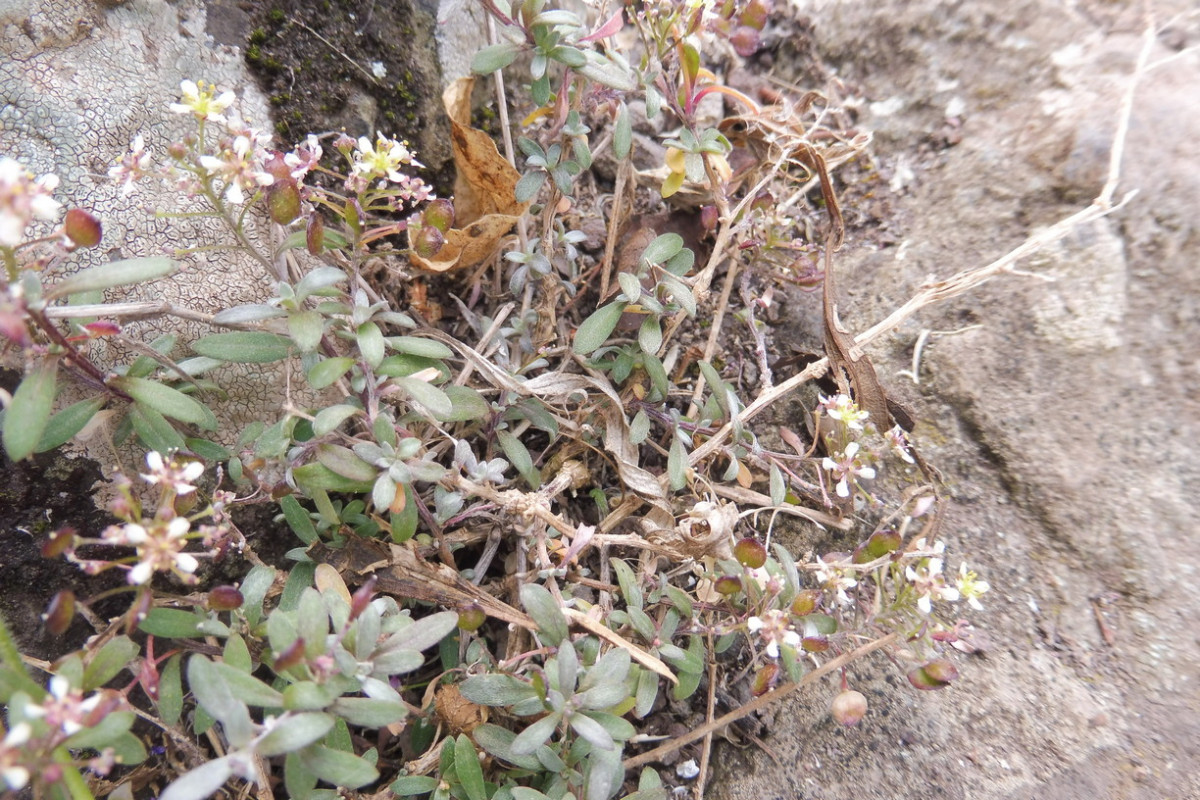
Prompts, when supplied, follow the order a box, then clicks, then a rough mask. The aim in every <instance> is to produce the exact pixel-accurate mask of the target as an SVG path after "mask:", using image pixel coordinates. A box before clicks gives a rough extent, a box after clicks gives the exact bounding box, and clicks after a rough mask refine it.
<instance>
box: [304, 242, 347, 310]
mask: <svg viewBox="0 0 1200 800" xmlns="http://www.w3.org/2000/svg"><path fill="white" fill-rule="evenodd" d="M326 235H328V234H326ZM349 279H350V277H349V276H348V275H347V274H346V273H345V272H343V271H342V270H340V269H338V268H337V267H317V268H316V269H314V270H313V271H312V272H310V273H308V274H307V275H305V276H304V277H303V278H301V279H300V282H299V283H297V284H296V288H295V293H296V300H297V301H298V302H303V301H304V300H307V299H308V297H309V295H311V294H322V295H323V294H328V292H327V291H326V290H327V289H329V288H330V287H332V286H336V285H337V284H339V283H344V282H345V281H347V280H349Z"/></svg>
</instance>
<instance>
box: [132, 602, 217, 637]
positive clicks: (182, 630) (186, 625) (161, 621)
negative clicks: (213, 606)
mask: <svg viewBox="0 0 1200 800" xmlns="http://www.w3.org/2000/svg"><path fill="white" fill-rule="evenodd" d="M203 620H204V617H203V616H200V615H197V614H195V613H194V612H192V611H184V610H183V609H182V608H152V609H150V613H149V614H147V615H146V618H145V619H144V620H142V621H141V622H140V623H138V630H140V631H141V632H142V633H149V634H150V635H152V636H161V637H163V638H165V639H193V638H196V637H199V636H201V635H202V634H201V633H200V628H199V625H200V623H201V622H202V621H203Z"/></svg>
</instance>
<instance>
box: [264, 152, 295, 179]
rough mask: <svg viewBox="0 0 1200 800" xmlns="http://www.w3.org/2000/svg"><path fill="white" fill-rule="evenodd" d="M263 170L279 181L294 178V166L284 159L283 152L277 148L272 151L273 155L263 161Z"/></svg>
mask: <svg viewBox="0 0 1200 800" xmlns="http://www.w3.org/2000/svg"><path fill="white" fill-rule="evenodd" d="M263 172H265V173H267V174H268V175H270V176H271V177H272V178H274V179H275V180H276V181H277V182H278V181H287V180H291V178H292V168H291V167H289V166H288V164H287V162H286V161H284V160H283V153H281V152H280V151H278V150H275V151H273V152H272V153H271V157H270V158H268V159H267V160H266V161H264V162H263Z"/></svg>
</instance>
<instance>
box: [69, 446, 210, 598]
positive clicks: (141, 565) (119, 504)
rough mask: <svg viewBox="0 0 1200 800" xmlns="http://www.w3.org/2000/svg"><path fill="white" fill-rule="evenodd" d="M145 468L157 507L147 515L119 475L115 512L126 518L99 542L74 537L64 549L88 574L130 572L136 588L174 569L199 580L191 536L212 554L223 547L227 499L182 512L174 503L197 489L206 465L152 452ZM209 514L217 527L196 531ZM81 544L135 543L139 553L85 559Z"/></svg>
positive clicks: (185, 578) (180, 575) (185, 579)
mask: <svg viewBox="0 0 1200 800" xmlns="http://www.w3.org/2000/svg"><path fill="white" fill-rule="evenodd" d="M146 466H147V469H148V471H147V472H146V473H144V474H142V475H141V478H142V480H143V481H145V482H146V483H147V484H149V485H150V486H155V487H158V491H159V496H158V504H157V511H156V512H155V513H154V514H153V515H149V516H147V515H145V514H144V513H143V508H142V503H141V501H140V500H139V499H138V498H137V497H136V496H135V494H134V491H133V486H132V484H131V482H130V481H129V480H128V479H125V478H121V477H120V476H118V478H117V479H115V480H114V484H115V486H116V489H117V491H118V492H119V496H118V497H117V498H115V499H114V501H113V503H112V508H111V510H112V512H113V514H114V515H115V516H116V517H118V518H119V519H121V520H122V521H121V522H120V523H118V524H115V525H110V526H108V528H106V529H105V530H104V532H103V533H102V534H101V535H100V538H99V539H98V540H94V541H93V540H87V539H82V538H78V537H76V538H74V539H73V540H72V542H71V543H70V544H69V545H67V546H65V547H64V548H63V550H65V551H66V554H67V557H68V558H70V559H71V560H72V561H74V562H76V563H77V564H79V566H80V567H81V568H82V569H83V570H84V571H86V572H88V573H92V574H95V573H98V572H102V571H104V570H107V569H110V568H112V567H117V568H120V569H125V570H128V576H127V578H128V581H129V583H131V584H133V585H136V586H144V585H146V584H148V583H149V582H150V580H151V579H152V578H153V577H154V575H155V573H158V572H166V573H171V574H173V575H175V576H176V577H177V578H179V579H180V580H182V581H183V582H184V583H189V584H191V583H196V576H195V572H196V569H197V568H198V567H199V566H200V561H199V558H197V555H199V554H196V553H190V552H187V551H186V548H187V546H188V544H189V543H190V542H192V541H193V540H201V541H202V543H203V545H204V547H205V548H207V549H208V550H209V552H210V555H211V554H214V553H217V552H219V551H220V550H221V549H222V548H223V547H224V542H223V540H224V538H225V535H226V534H227V533H228V531H229V528H230V523H229V520H228V515H227V514H226V512H225V509H224V505H225V503H226V502H227V500H224V501H223V504H222V508H221V509H220V511H219V512H217V511H216V510H215V509H214V508H213V507H211V506H210V507H209V508H207V509H205V510H204V511H201V512H200V513H198V514H194V515H192V516H191V517H188V516H184V515H182V514H179V513H178V512H177V510H176V506H177V502H176V501H177V500H178V499H179V498H183V497H186V496H188V495H190V494H192V493H193V492H195V491H196V481H197V480H198V479H199V478H200V476H201V475H202V474H203V473H204V465H203V464H201V463H200V462H197V461H184V460H181V459H179V458H177V457H175V456H173V455H168V456H166V457H164V456H163V455H162V454H160V453H156V452H151V453H149V454H147V456H146ZM210 516H212V517H214V522H215V524H214V525H201V526H200V528H199V530H193V528H192V525H193V523H195V522H197V521H198V520H200V519H201V518H206V517H210ZM83 544H105V545H115V546H118V547H132V548H134V549H135V550H136V552H137V554H136V556H134V557H132V558H124V559H119V560H116V561H109V560H99V559H86V558H81V557H79V556H78V555H77V554H76V552H75V551H76V549H77V548H78V546H79V545H83Z"/></svg>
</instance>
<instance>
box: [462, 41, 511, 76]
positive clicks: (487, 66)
mask: <svg viewBox="0 0 1200 800" xmlns="http://www.w3.org/2000/svg"><path fill="white" fill-rule="evenodd" d="M518 52H519V48H518V47H517V46H516V45H514V44H512V43H510V42H501V43H500V44H493V45H490V46H488V47H485V48H483V49H482V50H480V51H479V52H477V53H476V54H475V57H474V58H473V59H471V71H472V72H474V73H475V74H476V75H488V74H491V73H493V72H495V71H496V70H498V69H504V68H505V67H507V66H508V65H509V64H511V63H512V62H513V60H514V59H516V57H517V53H518Z"/></svg>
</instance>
